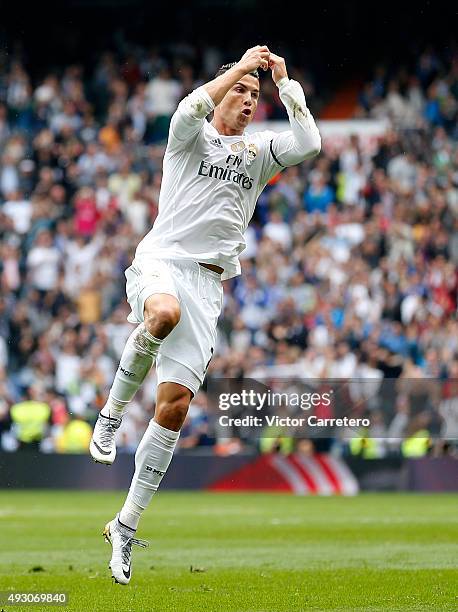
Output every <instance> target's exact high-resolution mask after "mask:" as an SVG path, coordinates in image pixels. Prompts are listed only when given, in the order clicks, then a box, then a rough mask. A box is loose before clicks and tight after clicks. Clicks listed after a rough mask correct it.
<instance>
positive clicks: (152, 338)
mask: <svg viewBox="0 0 458 612" xmlns="http://www.w3.org/2000/svg"><path fill="white" fill-rule="evenodd" d="M143 335H144V336H145V338H148V340H149V341H150V342H153V343H154V344H162V342H163V341H164V338H156V336H153V335H152V334H150V333H149V331H148V330H147V329H146V327H145V331H144V332H143Z"/></svg>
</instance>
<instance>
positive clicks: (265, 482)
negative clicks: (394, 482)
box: [209, 453, 359, 495]
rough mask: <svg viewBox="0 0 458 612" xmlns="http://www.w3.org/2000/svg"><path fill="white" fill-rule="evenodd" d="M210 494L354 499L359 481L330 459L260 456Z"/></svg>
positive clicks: (214, 486)
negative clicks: (277, 493)
mask: <svg viewBox="0 0 458 612" xmlns="http://www.w3.org/2000/svg"><path fill="white" fill-rule="evenodd" d="M209 489H210V490H211V491H283V492H289V493H295V494H296V495H356V494H357V493H358V491H359V486H358V481H357V480H356V478H355V477H354V476H353V474H352V472H351V471H350V469H349V468H348V466H347V465H346V463H345V462H344V461H342V460H341V459H338V458H336V457H333V456H331V455H325V454H320V455H313V456H305V455H301V454H292V455H282V454H281V453H277V454H271V455H262V456H260V457H258V458H256V459H254V460H253V461H252V462H251V463H249V464H248V465H244V466H243V467H241V468H239V469H238V470H235V471H234V472H231V473H230V474H228V475H226V476H223V477H222V478H220V479H218V480H217V481H216V482H215V483H213V484H212V485H211V486H210V487H209Z"/></svg>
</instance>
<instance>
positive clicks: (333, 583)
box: [0, 490, 458, 612]
mask: <svg viewBox="0 0 458 612" xmlns="http://www.w3.org/2000/svg"><path fill="white" fill-rule="evenodd" d="M123 498H124V495H123V494H122V493H120V492H119V493H112V492H109V493H102V492H100V493H99V492H67V491H59V492H49V491H7V490H2V491H0V591H9V590H12V591H15V592H23V591H34V592H38V591H39V592H49V591H59V592H62V591H66V592H67V593H68V594H69V604H68V605H66V606H52V607H49V606H41V605H28V606H19V605H14V606H11V605H5V604H4V605H3V610H4V611H5V612H10V611H11V612H14V611H15V610H16V611H17V610H30V611H33V610H35V611H36V610H48V611H51V610H56V611H57V610H71V611H78V612H96V611H103V612H111V611H118V610H119V612H129V611H132V612H134V611H135V612H139V611H141V612H143V611H145V612H150V611H158V612H166V611H168V610H172V611H173V612H182V611H183V612H194V611H198V612H283V611H284V612H293V611H295V610H339V611H341V610H352V611H354V610H370V611H375V610H412V611H416V612H417V611H420V610H425V611H426V610H428V611H431V610H457V609H458V599H457V595H458V591H457V589H456V587H457V581H458V574H457V558H458V554H457V553H458V512H457V506H458V505H457V502H458V496H456V495H415V494H410V495H408V494H373V495H372V494H370V495H369V494H363V495H360V496H358V497H354V498H336V497H331V498H317V497H314V498H308V497H294V496H288V495H282V494H273V495H268V494H211V493H178V492H177V493H169V492H162V493H161V492H160V493H159V494H158V495H157V496H156V498H155V499H154V500H153V502H152V504H151V507H150V508H149V509H148V510H147V511H146V513H145V516H144V518H143V521H142V523H141V524H140V529H139V531H138V537H140V538H146V539H149V540H150V547H149V548H147V549H140V548H138V547H134V557H133V577H132V581H131V583H130V585H128V586H120V585H116V584H112V581H111V578H110V572H109V570H108V561H109V556H110V552H111V547H110V546H109V545H108V544H105V543H104V541H103V538H102V536H101V532H102V529H103V526H104V524H105V522H106V521H107V520H108V519H110V518H112V517H113V515H114V513H115V512H116V510H117V509H118V508H119V506H120V503H121V502H122V500H123ZM0 611H1V606H0Z"/></svg>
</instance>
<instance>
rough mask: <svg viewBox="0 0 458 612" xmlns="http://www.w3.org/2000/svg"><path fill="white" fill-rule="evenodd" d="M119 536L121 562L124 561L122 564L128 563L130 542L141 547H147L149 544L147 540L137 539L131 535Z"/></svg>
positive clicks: (130, 549) (130, 550)
mask: <svg viewBox="0 0 458 612" xmlns="http://www.w3.org/2000/svg"><path fill="white" fill-rule="evenodd" d="M121 537H122V540H121V548H122V553H121V556H122V562H123V563H124V565H130V555H131V552H132V544H135V545H136V546H141V547H142V548H147V547H148V546H149V542H148V541H147V540H139V539H138V538H133V537H131V536H125V535H122V536H121Z"/></svg>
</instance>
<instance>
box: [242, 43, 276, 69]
mask: <svg viewBox="0 0 458 612" xmlns="http://www.w3.org/2000/svg"><path fill="white" fill-rule="evenodd" d="M269 56H270V52H269V48H268V47H266V45H263V46H261V45H256V47H252V48H251V49H248V50H247V51H245V53H244V54H243V56H242V59H241V60H240V61H239V62H238V64H239V66H240V67H242V68H243V70H244V71H245V72H246V74H248V73H249V72H253V70H256V68H262V69H263V70H267V69H268V68H269Z"/></svg>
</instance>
